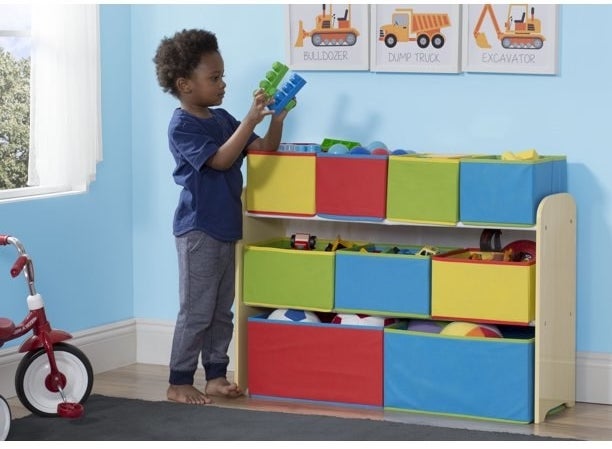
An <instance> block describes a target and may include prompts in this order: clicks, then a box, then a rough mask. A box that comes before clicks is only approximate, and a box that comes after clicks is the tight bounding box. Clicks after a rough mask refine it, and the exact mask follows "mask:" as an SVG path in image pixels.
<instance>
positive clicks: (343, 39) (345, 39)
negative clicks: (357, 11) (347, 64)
mask: <svg viewBox="0 0 612 449" xmlns="http://www.w3.org/2000/svg"><path fill="white" fill-rule="evenodd" d="M342 14H343V15H342V16H338V15H336V14H334V11H333V7H332V5H331V4H330V5H329V11H328V10H327V7H326V5H325V4H323V7H322V11H321V14H319V15H317V16H316V18H315V28H314V29H312V30H311V31H306V30H304V23H303V22H302V21H301V20H300V21H299V29H298V35H297V39H296V41H295V45H294V46H295V47H303V46H304V39H305V38H307V37H310V41H311V42H312V45H314V46H315V47H324V46H353V45H355V43H356V42H357V36H359V31H358V30H356V29H355V28H353V26H352V25H351V5H350V4H349V5H347V7H346V8H345V9H344V11H343V12H342Z"/></svg>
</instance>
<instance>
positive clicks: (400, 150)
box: [391, 148, 415, 155]
mask: <svg viewBox="0 0 612 449" xmlns="http://www.w3.org/2000/svg"><path fill="white" fill-rule="evenodd" d="M391 154H395V155H399V154H415V152H414V151H412V150H403V149H401V148H398V149H397V150H393V151H392V152H391Z"/></svg>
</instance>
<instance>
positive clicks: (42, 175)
mask: <svg viewBox="0 0 612 449" xmlns="http://www.w3.org/2000/svg"><path fill="white" fill-rule="evenodd" d="M10 7H13V8H14V6H11V5H4V4H0V16H2V17H6V16H7V14H5V13H4V11H5V8H10ZM22 8H23V6H22ZM26 8H27V7H26ZM29 16H30V24H31V26H30V32H29V33H30V37H29V44H30V64H31V67H30V73H29V76H30V96H29V105H28V106H29V131H30V136H29V148H25V149H24V151H27V154H28V156H27V159H28V162H27V165H28V170H27V181H26V184H25V186H24V187H22V188H7V187H3V186H2V185H0V200H1V199H7V198H11V199H12V198H22V197H30V196H34V195H43V194H49V193H57V192H82V191H85V190H86V189H87V186H88V185H89V183H90V182H91V181H92V180H94V179H95V172H96V164H97V162H99V161H100V160H101V156H102V154H101V152H102V143H101V126H100V81H99V78H100V64H99V59H100V58H99V26H98V6H97V5H68V4H66V5H58V4H54V3H53V2H51V3H49V4H43V3H40V4H38V3H37V4H36V7H35V8H32V9H31V10H29ZM4 26H6V25H4ZM2 27H3V24H2V23H1V22H0V29H2ZM22 34H23V33H22ZM10 37H11V38H27V35H26V36H10ZM5 44H6V43H5V42H3V41H0V45H1V46H4V45H5ZM6 45H8V44H6ZM5 52H6V50H5ZM3 77H4V79H5V80H4V81H3ZM13 81H14V80H12V79H11V77H10V76H7V73H5V71H3V70H0V114H4V113H5V111H4V110H2V109H4V108H5V105H4V102H2V98H3V90H2V86H3V84H2V83H3V82H6V85H9V84H10V82H13ZM22 100H23V98H22ZM23 102H24V103H27V100H23ZM22 107H24V106H23V105H22ZM0 136H1V133H0ZM10 138H12V136H1V137H0V148H2V147H3V146H6V142H7V141H8V140H9V139H10ZM22 146H23V144H22ZM12 154H13V155H17V154H20V155H22V153H19V152H18V151H14V152H13V153H12ZM12 158H13V159H14V158H15V156H12ZM9 163H12V160H11V159H10V158H9V159H7V160H5V159H4V157H3V158H2V159H0V173H1V172H2V169H4V168H6V166H7V165H8V164H9Z"/></svg>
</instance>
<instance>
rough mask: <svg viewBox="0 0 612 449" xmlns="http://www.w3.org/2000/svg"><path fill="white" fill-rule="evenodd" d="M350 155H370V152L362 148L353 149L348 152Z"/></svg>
mask: <svg viewBox="0 0 612 449" xmlns="http://www.w3.org/2000/svg"><path fill="white" fill-rule="evenodd" d="M349 153H351V154H370V150H368V149H367V148H364V147H353V148H351V150H350V151H349Z"/></svg>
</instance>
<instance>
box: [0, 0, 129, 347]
mask: <svg viewBox="0 0 612 449" xmlns="http://www.w3.org/2000/svg"><path fill="white" fill-rule="evenodd" d="M125 12H129V9H125ZM125 12H123V13H122V14H111V11H103V14H102V18H103V25H102V48H101V51H102V92H103V97H102V121H103V124H104V125H103V126H104V130H103V137H102V138H103V144H104V160H103V162H102V163H100V164H99V165H98V170H97V179H96V180H95V181H94V182H93V183H92V184H91V188H90V190H89V192H87V193H86V194H81V195H70V196H63V197H58V198H49V199H37V200H28V201H21V202H14V203H3V204H0V232H2V233H4V234H11V235H14V236H16V237H17V238H19V239H20V240H21V241H22V243H23V244H24V245H25V248H26V250H27V251H28V253H29V254H30V256H31V257H32V260H33V261H34V268H35V279H36V287H37V289H38V292H39V293H40V294H42V296H43V298H44V299H45V303H46V307H47V314H48V317H49V320H50V321H51V323H52V325H53V326H54V327H57V328H60V329H65V330H67V331H71V332H73V331H78V330H83V329H88V328H91V327H95V326H99V325H103V324H107V323H113V322H116V321H121V320H125V319H128V318H132V317H133V316H134V292H133V284H134V279H133V275H132V267H133V251H132V240H133V239H132V233H133V226H132V210H133V209H132V194H131V193H132V184H131V183H132V157H131V156H132V142H131V133H132V125H131V116H132V114H131V98H130V95H129V94H130V79H131V76H130V46H129V40H130V24H129V14H125ZM111 15H112V17H110V16H111ZM108 20H112V23H113V28H112V29H111V27H110V26H109V23H108ZM105 24H106V25H105ZM115 27H116V28H115ZM0 249H1V251H0V301H1V304H2V305H1V307H2V316H7V317H10V318H11V319H13V320H14V321H18V320H20V319H21V318H22V317H24V316H25V313H26V311H27V309H26V303H25V298H26V295H27V288H26V284H25V282H24V278H23V276H20V277H19V278H17V279H12V278H11V277H10V276H9V268H10V266H11V264H12V262H13V261H14V260H15V258H16V256H17V252H16V251H15V250H14V248H13V247H3V248H0ZM13 344H14V342H13ZM7 346H8V345H7Z"/></svg>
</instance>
